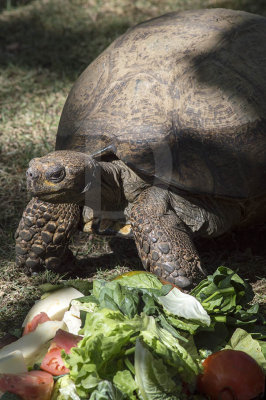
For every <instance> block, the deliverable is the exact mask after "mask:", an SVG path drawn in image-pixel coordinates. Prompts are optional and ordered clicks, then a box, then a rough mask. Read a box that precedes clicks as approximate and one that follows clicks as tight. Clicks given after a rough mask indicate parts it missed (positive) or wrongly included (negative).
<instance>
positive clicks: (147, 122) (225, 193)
mask: <svg viewBox="0 0 266 400" xmlns="http://www.w3.org/2000/svg"><path fill="white" fill-rule="evenodd" d="M265 54H266V18H264V17H261V16H258V15H253V14H250V13H246V12H242V11H232V10H226V9H208V10H196V11H186V12H180V13H170V14H166V15H164V16H162V17H159V18H155V19H152V20H150V21H147V22H144V23H142V24H139V25H137V26H136V27H134V28H131V29H129V30H128V31H127V32H126V33H125V34H124V35H122V36H121V37H119V38H118V39H116V40H115V41H114V42H113V43H112V44H111V45H110V46H109V47H108V48H107V49H106V50H105V51H104V52H103V53H102V54H101V55H100V56H99V57H98V58H97V59H96V60H95V61H94V62H92V64H90V65H89V67H88V68H87V69H86V70H85V71H84V72H83V73H82V75H81V76H80V77H79V79H78V80H77V82H76V83H75V85H74V87H73V88H72V90H71V92H70V94H69V97H68V99H67V101H66V104H65V106H64V109H63V113H62V116H61V120H60V124H59V129H58V134H57V142H56V149H57V150H59V149H71V150H77V151H82V152H86V153H87V154H91V155H93V156H94V157H97V156H98V155H99V154H105V153H106V154H107V153H108V151H111V152H113V153H114V154H115V155H116V156H117V157H118V158H119V159H121V160H122V161H123V162H125V163H126V164H127V165H128V166H129V167H131V168H132V169H134V170H135V171H136V172H137V173H140V174H142V175H144V176H147V177H151V178H152V179H153V177H154V179H156V180H158V181H159V182H160V181H161V182H163V183H164V184H167V185H169V186H172V187H173V188H175V187H176V188H179V189H182V190H185V191H188V192H192V193H196V194H197V193H198V194H201V193H202V194H209V195H214V196H219V197H233V198H243V199H245V198H251V197H256V196H263V195H265V194H266V155H265V148H266V146H265V145H266V119H265V117H266V68H265Z"/></svg>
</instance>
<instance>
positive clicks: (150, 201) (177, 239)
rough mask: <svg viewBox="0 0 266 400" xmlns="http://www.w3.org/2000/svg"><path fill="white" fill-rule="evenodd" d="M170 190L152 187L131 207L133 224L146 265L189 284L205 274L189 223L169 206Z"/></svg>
mask: <svg viewBox="0 0 266 400" xmlns="http://www.w3.org/2000/svg"><path fill="white" fill-rule="evenodd" d="M167 199H168V196H167V191H165V190H163V189H161V188H158V187H155V186H153V187H151V188H148V189H146V190H145V191H143V192H142V193H141V194H140V195H139V197H138V198H137V200H136V201H135V203H134V204H133V206H132V208H131V224H132V230H133V232H134V236H135V241H136V245H137V249H138V252H139V255H140V258H141V260H142V263H143V265H144V268H145V269H148V270H150V271H151V272H154V273H155V274H156V275H158V276H160V277H162V278H164V279H166V280H168V281H170V282H173V283H174V284H176V285H178V286H179V287H182V288H183V287H189V286H191V285H194V284H195V283H197V282H198V281H199V280H200V279H202V278H204V277H205V274H204V272H203V270H202V268H201V264H200V259H199V256H198V253H197V250H196V248H195V246H194V243H193V241H192V237H191V234H190V232H189V229H188V227H187V226H186V225H185V224H184V223H183V221H182V220H181V219H180V218H179V217H178V216H177V215H176V213H175V212H174V211H173V210H172V209H171V208H170V207H169V206H168V200H167Z"/></svg>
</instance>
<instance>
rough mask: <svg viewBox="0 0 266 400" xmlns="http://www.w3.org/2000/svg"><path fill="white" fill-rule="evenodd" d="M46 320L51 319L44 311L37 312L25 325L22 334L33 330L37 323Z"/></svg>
mask: <svg viewBox="0 0 266 400" xmlns="http://www.w3.org/2000/svg"><path fill="white" fill-rule="evenodd" d="M46 321H51V320H50V318H49V317H48V315H47V314H46V313H45V312H40V313H39V314H37V315H35V317H33V319H32V320H31V321H30V322H28V323H27V325H26V326H25V328H24V331H23V334H22V336H23V335H27V333H30V332H33V331H35V329H36V328H37V326H38V325H39V324H43V323H44V322H46Z"/></svg>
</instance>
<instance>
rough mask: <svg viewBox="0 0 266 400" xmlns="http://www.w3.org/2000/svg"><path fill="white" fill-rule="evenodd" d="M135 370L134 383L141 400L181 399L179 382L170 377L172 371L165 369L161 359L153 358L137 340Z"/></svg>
mask: <svg viewBox="0 0 266 400" xmlns="http://www.w3.org/2000/svg"><path fill="white" fill-rule="evenodd" d="M135 370H136V381H137V384H138V387H139V391H140V394H141V398H142V399H143V400H179V399H182V398H183V396H182V385H181V382H180V380H179V381H178V380H175V379H174V378H173V376H171V375H173V371H171V370H170V369H169V367H168V368H167V366H166V365H165V364H164V362H163V361H162V359H161V358H158V357H156V356H154V355H153V354H152V352H151V351H150V350H148V348H147V347H146V346H145V345H144V344H143V343H142V342H141V341H140V340H139V339H138V340H137V342H136V351H135ZM170 372H172V374H171V373H170Z"/></svg>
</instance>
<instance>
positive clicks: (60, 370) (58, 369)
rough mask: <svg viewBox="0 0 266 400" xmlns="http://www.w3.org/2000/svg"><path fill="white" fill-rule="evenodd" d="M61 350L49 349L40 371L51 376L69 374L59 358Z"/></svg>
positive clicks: (58, 348)
mask: <svg viewBox="0 0 266 400" xmlns="http://www.w3.org/2000/svg"><path fill="white" fill-rule="evenodd" d="M61 351H62V349H61V348H60V347H56V346H55V347H53V348H52V349H51V348H50V349H49V350H48V352H47V353H46V355H45V356H44V359H43V360H42V363H41V369H43V370H44V371H47V372H50V374H52V375H64V374H67V373H68V372H69V369H68V368H67V367H66V366H65V363H64V360H63V359H62V357H61Z"/></svg>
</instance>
